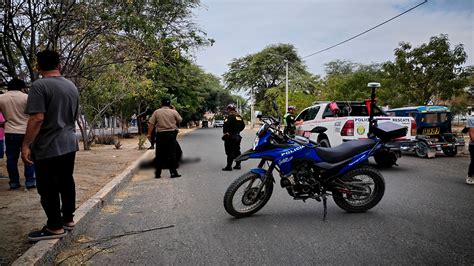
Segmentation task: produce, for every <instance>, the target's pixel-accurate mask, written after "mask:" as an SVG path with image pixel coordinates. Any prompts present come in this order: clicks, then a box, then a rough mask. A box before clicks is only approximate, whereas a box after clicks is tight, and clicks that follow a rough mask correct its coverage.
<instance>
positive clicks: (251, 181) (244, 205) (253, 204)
mask: <svg viewBox="0 0 474 266" xmlns="http://www.w3.org/2000/svg"><path fill="white" fill-rule="evenodd" d="M260 184H262V180H261V179H260V178H259V176H258V175H257V174H255V173H252V172H248V173H246V174H244V175H242V176H240V177H239V178H237V179H236V180H235V181H234V182H232V184H230V186H229V188H227V191H226V192H225V195H224V208H225V210H226V211H227V212H228V213H229V214H230V215H232V216H234V217H236V218H243V217H248V216H251V215H252V214H254V213H256V212H258V211H259V210H260V209H261V208H263V206H265V204H267V202H268V200H270V197H271V195H272V192H273V183H272V182H266V183H265V184H263V187H262V189H261V191H260V192H258V185H260ZM257 193H258V194H257Z"/></svg>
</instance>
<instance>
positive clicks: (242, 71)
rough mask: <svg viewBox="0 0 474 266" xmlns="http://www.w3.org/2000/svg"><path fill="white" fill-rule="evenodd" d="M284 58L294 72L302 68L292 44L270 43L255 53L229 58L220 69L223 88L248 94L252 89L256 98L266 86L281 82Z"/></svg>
mask: <svg viewBox="0 0 474 266" xmlns="http://www.w3.org/2000/svg"><path fill="white" fill-rule="evenodd" d="M285 60H287V61H288V62H289V64H290V65H291V68H292V69H293V70H294V71H295V72H305V71H306V70H305V69H306V67H305V66H304V65H303V63H302V60H301V58H300V57H299V56H298V54H297V53H296V49H295V47H294V46H293V45H291V44H277V45H270V46H267V47H266V48H265V49H263V50H262V51H260V52H258V53H255V54H250V55H247V56H244V57H241V58H236V59H233V60H232V61H231V62H230V64H229V70H228V71H227V72H226V73H224V83H225V85H226V88H227V89H229V90H234V91H243V92H246V93H248V94H250V93H251V91H252V90H253V93H254V95H255V98H256V100H257V102H259V101H261V100H263V98H264V96H265V91H266V90H267V89H269V88H274V87H278V86H279V85H280V84H282V83H284V82H285Z"/></svg>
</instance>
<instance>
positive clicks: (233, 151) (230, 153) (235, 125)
mask: <svg viewBox="0 0 474 266" xmlns="http://www.w3.org/2000/svg"><path fill="white" fill-rule="evenodd" d="M227 113H228V115H227V118H226V119H225V120H224V126H223V127H222V132H223V133H224V135H223V136H222V140H224V148H225V154H226V155H227V165H226V167H224V168H222V171H232V162H233V161H234V159H235V158H237V156H239V155H240V141H241V140H242V137H241V136H240V132H241V131H242V130H244V128H245V123H244V120H243V119H242V117H241V116H240V115H239V114H238V113H237V111H236V107H235V105H234V104H229V105H228V106H227ZM234 169H240V162H236V163H235V166H234Z"/></svg>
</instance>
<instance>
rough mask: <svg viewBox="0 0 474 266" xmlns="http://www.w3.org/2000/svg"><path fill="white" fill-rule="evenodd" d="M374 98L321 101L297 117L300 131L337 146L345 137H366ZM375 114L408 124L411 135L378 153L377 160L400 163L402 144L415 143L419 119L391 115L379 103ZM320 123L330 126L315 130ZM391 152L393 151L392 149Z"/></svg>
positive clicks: (306, 135) (381, 121) (378, 118)
mask: <svg viewBox="0 0 474 266" xmlns="http://www.w3.org/2000/svg"><path fill="white" fill-rule="evenodd" d="M369 109H370V101H336V102H320V103H315V104H314V105H312V106H310V107H308V108H306V109H304V110H303V111H302V112H301V113H300V114H299V115H298V116H297V117H296V121H302V122H301V123H300V124H299V125H297V126H296V134H297V135H301V136H305V137H307V138H310V139H311V140H313V141H316V142H318V143H319V144H320V145H321V146H322V147H331V146H332V147H334V146H337V145H340V144H342V143H343V142H345V141H350V140H355V139H366V138H367V133H368V130H369V115H370V113H369ZM374 118H375V119H376V120H377V123H378V124H381V123H384V122H388V121H390V122H393V123H396V124H399V125H402V126H405V127H407V128H408V132H407V135H406V136H405V137H403V138H401V139H397V141H396V142H393V143H390V144H389V145H388V147H389V148H390V151H387V154H380V155H379V156H374V159H375V160H376V162H377V163H378V164H380V165H383V166H391V165H393V164H396V160H397V159H398V158H399V157H400V156H401V152H400V145H401V144H402V143H413V141H414V140H415V138H416V122H415V120H414V119H413V118H412V117H409V116H406V117H396V116H388V115H387V114H386V113H384V112H383V111H382V110H380V108H379V107H377V106H375V108H374ZM316 126H322V127H325V128H327V131H326V132H324V133H320V134H317V133H311V132H310V131H311V129H312V128H314V127H316ZM388 152H390V154H389V153H388Z"/></svg>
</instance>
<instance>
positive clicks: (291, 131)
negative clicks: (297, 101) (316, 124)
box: [283, 106, 301, 137]
mask: <svg viewBox="0 0 474 266" xmlns="http://www.w3.org/2000/svg"><path fill="white" fill-rule="evenodd" d="M295 111H296V107H294V106H288V112H287V113H286V114H285V116H284V117H283V122H284V123H285V129H284V130H283V133H285V134H286V135H289V136H292V137H293V136H294V135H295V131H296V126H297V125H299V124H301V122H300V121H296V119H295Z"/></svg>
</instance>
